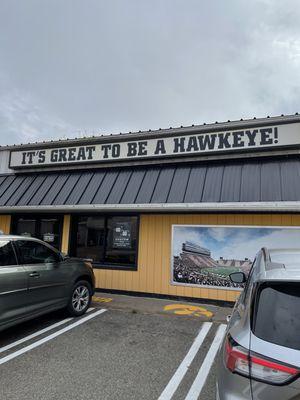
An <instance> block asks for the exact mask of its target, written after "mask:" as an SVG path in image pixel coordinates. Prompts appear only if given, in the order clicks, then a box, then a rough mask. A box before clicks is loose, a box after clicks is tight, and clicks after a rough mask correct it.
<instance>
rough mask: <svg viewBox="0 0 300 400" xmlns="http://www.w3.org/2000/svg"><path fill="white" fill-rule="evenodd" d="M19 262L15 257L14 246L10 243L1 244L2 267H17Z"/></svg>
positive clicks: (0, 259)
mask: <svg viewBox="0 0 300 400" xmlns="http://www.w3.org/2000/svg"><path fill="white" fill-rule="evenodd" d="M16 264H17V260H16V257H15V253H14V250H13V248H12V244H11V243H10V242H4V241H3V242H0V266H1V267H3V266H5V265H16Z"/></svg>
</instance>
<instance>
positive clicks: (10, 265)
mask: <svg viewBox="0 0 300 400" xmlns="http://www.w3.org/2000/svg"><path fill="white" fill-rule="evenodd" d="M28 300H29V299H28V290H27V273H26V271H25V269H24V268H23V267H22V266H21V265H18V262H17V259H16V254H15V251H14V249H13V246H12V243H11V242H10V241H9V240H0V327H1V325H5V324H6V323H9V322H11V321H13V320H16V319H18V318H22V317H23V316H24V315H25V314H26V313H27V312H28Z"/></svg>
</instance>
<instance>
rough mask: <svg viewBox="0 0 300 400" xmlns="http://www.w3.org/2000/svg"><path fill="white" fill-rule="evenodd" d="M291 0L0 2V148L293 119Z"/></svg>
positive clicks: (298, 60) (299, 69) (297, 38)
mask: <svg viewBox="0 0 300 400" xmlns="http://www.w3.org/2000/svg"><path fill="white" fill-rule="evenodd" d="M299 21H300V2H299V0H285V1H282V0H252V1H246V0H245V1H244V0H226V1H224V0H215V1H204V0H106V1H104V0H84V1H83V0H22V1H20V0H0V144H9V143H24V142H29V141H37V140H45V139H52V138H66V137H76V136H77V137H80V136H83V135H85V134H87V135H93V134H99V133H118V132H120V131H121V132H127V131H134V130H140V129H141V130H143V129H150V128H151V129H156V128H159V127H162V128H164V127H170V126H172V127H176V126H180V125H191V124H201V123H203V122H214V121H216V120H217V121H222V120H228V119H240V118H252V117H253V116H257V117H262V116H266V115H278V114H282V113H283V114H293V113H295V112H297V111H300V107H299V96H300V23H299Z"/></svg>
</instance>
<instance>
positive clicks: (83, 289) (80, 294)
mask: <svg viewBox="0 0 300 400" xmlns="http://www.w3.org/2000/svg"><path fill="white" fill-rule="evenodd" d="M91 301H92V288H91V285H90V284H89V282H87V281H78V282H76V283H75V285H74V286H73V289H72V293H71V296H70V300H69V304H68V306H67V311H68V313H69V314H70V315H72V316H73V317H80V315H83V314H84V313H85V312H86V311H87V309H88V308H89V306H90V304H91Z"/></svg>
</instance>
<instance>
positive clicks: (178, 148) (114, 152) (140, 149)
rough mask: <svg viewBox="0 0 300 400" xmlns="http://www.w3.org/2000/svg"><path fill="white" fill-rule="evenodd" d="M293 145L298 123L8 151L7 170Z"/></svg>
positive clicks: (296, 141)
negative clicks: (8, 163) (8, 165)
mask: <svg viewBox="0 0 300 400" xmlns="http://www.w3.org/2000/svg"><path fill="white" fill-rule="evenodd" d="M292 145H300V124H299V123H294V124H286V125H278V126H268V127H261V128H252V129H244V130H232V131H220V132H213V133H200V134H197V133H195V134H192V135H184V136H175V137H165V138H164V137H159V138H150V139H141V140H136V141H120V142H112V143H107V142H106V143H101V144H91V145H85V146H80V145H79V146H72V147H71V146H68V147H55V148H40V149H32V150H16V151H11V157H10V167H11V168H22V167H35V166H39V167H41V166H44V165H45V166H49V165H51V166H52V165H61V164H63V165H64V164H80V163H91V162H105V161H118V160H127V159H128V160H132V159H145V158H163V157H168V156H173V157H174V156H182V155H185V154H186V155H201V154H206V153H217V152H226V151H231V152H232V151H236V152H238V151H241V150H252V149H253V150H257V149H261V148H269V147H281V146H292Z"/></svg>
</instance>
